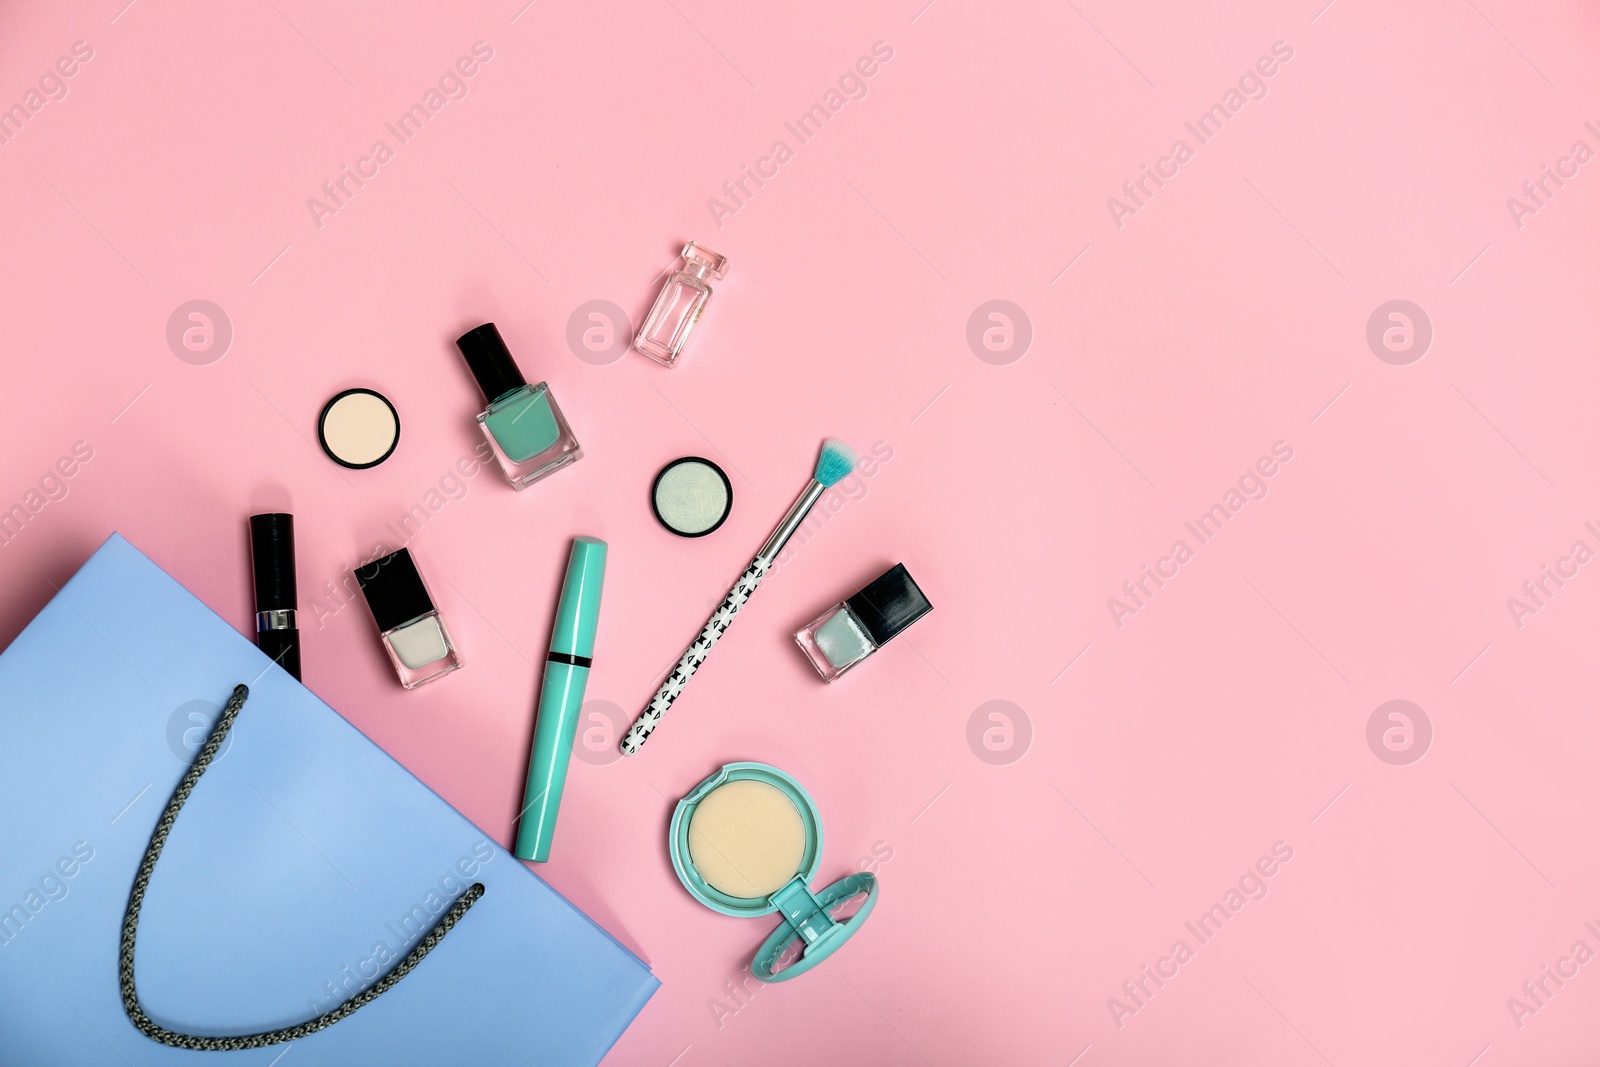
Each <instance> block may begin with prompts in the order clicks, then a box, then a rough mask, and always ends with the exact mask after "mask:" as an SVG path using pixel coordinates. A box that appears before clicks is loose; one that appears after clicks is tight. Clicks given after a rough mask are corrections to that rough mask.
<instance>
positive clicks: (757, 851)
mask: <svg viewBox="0 0 1600 1067" xmlns="http://www.w3.org/2000/svg"><path fill="white" fill-rule="evenodd" d="M667 849H668V851H669V852H670V853H671V855H672V867H673V869H674V870H676V871H677V872H678V880H679V881H681V882H682V883H683V887H684V888H685V889H687V890H688V891H689V893H690V894H691V895H692V896H693V897H694V898H695V899H696V900H698V901H700V903H702V904H704V905H705V906H706V907H708V908H710V909H711V910H713V911H719V912H721V913H722V914H724V915H735V916H746V917H750V918H755V917H758V916H762V915H771V914H773V913H774V912H776V913H777V914H778V915H779V917H780V918H781V920H782V921H781V922H779V924H778V927H777V929H775V930H773V931H772V933H771V934H770V935H768V937H767V939H766V940H765V941H763V942H762V943H761V947H760V948H759V949H758V950H757V951H756V955H755V959H754V960H752V961H751V963H750V973H751V974H753V975H755V976H756V977H757V978H759V979H760V980H761V981H763V982H786V981H788V980H789V979H791V978H796V977H798V976H800V975H802V974H804V973H805V972H806V971H809V970H810V969H811V968H813V967H815V966H816V965H817V964H819V963H821V962H822V961H823V960H825V959H827V958H828V957H829V956H831V955H832V954H833V953H834V952H836V951H838V949H839V946H841V945H843V944H844V943H845V942H846V941H847V940H849V939H850V937H851V935H853V934H854V933H855V932H856V931H857V930H859V929H860V928H861V924H862V923H863V922H865V921H866V918H867V916H868V915H869V914H871V912H872V909H873V907H874V906H875V905H876V904H877V902H878V880H877V878H876V877H875V876H873V875H872V874H870V873H868V872H865V871H863V872H861V873H858V874H852V875H849V876H848V877H845V878H841V879H840V880H839V881H837V882H834V883H832V884H831V885H828V886H826V887H824V888H823V889H821V890H820V891H818V892H812V890H811V889H810V888H809V886H810V884H811V882H812V880H813V879H814V878H816V876H817V870H818V868H820V867H821V866H822V818H821V816H820V815H819V814H818V813H817V805H816V803H815V802H814V801H813V800H812V799H811V795H810V794H809V793H807V792H806V791H805V790H804V789H803V788H801V786H800V783H799V782H797V781H795V780H794V779H793V778H791V777H790V776H789V775H787V774H785V773H784V772H783V771H781V770H779V769H778V768H776V767H772V766H769V765H768V764H765V763H730V764H727V765H726V766H724V767H723V768H722V769H721V770H719V771H717V772H716V773H715V774H712V775H711V776H710V777H708V778H706V779H705V780H704V781H703V782H701V783H700V784H699V785H697V786H695V787H694V789H692V790H691V791H690V792H689V795H688V796H686V797H684V798H683V799H682V800H680V801H678V806H677V808H676V809H674V810H673V813H672V824H671V826H670V827H669V828H668V830H667ZM863 894H864V895H865V899H864V900H862V902H861V904H860V906H859V907H858V908H857V909H856V911H855V913H854V914H852V915H849V916H847V917H845V918H842V919H841V918H836V917H835V915H834V912H835V911H839V912H841V913H842V912H843V910H844V909H843V908H842V907H841V905H844V904H845V903H846V902H848V901H850V900H852V899H853V898H855V897H859V896H862V895H863ZM796 948H798V949H799V951H798V953H795V952H794V951H793V950H794V949H796ZM790 960H792V962H787V961H790ZM785 962H787V966H782V967H781V969H780V964H783V963H785Z"/></svg>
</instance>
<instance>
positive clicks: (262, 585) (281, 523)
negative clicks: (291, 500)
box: [250, 512, 300, 681]
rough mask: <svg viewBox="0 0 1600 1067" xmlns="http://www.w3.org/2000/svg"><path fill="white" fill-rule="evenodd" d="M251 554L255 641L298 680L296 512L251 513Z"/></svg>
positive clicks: (298, 636) (298, 632)
mask: <svg viewBox="0 0 1600 1067" xmlns="http://www.w3.org/2000/svg"><path fill="white" fill-rule="evenodd" d="M250 557H251V560H252V561H253V564H254V570H255V577H256V645H257V647H259V648H260V649H261V651H263V652H265V653H266V654H267V655H268V656H271V657H272V659H273V661H274V662H276V663H277V664H278V666H280V667H282V668H283V669H284V670H286V671H288V672H289V673H290V674H292V675H294V678H295V680H296V681H299V680H300V630H299V628H298V626H297V620H296V618H295V614H296V611H297V610H298V608H299V606H300V598H299V596H298V594H297V593H296V592H295V578H294V516H293V515H285V514H283V513H282V512H273V513H270V514H266V515H252V516H250Z"/></svg>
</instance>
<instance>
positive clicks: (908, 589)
mask: <svg viewBox="0 0 1600 1067" xmlns="http://www.w3.org/2000/svg"><path fill="white" fill-rule="evenodd" d="M845 603H846V604H848V605H850V610H851V611H853V612H855V614H856V618H858V619H860V620H861V625H862V626H864V627H866V629H867V634H868V636H870V637H871V638H872V640H873V643H874V644H877V645H879V646H881V645H883V644H884V643H885V642H887V641H888V640H889V639H890V638H891V637H893V636H895V635H896V634H898V633H899V632H900V631H901V630H904V629H905V628H906V627H907V626H910V625H911V624H912V623H914V622H916V621H917V620H918V619H920V618H922V617H923V616H924V615H926V614H927V613H928V612H930V611H932V610H933V605H932V604H930V603H928V598H927V597H925V596H923V595H922V590H921V589H918V588H917V583H916V582H914V581H912V580H911V572H910V571H907V570H906V565H905V564H904V563H896V564H895V565H894V566H893V567H890V568H889V569H888V570H886V571H884V572H883V573H882V574H880V575H879V576H878V577H876V578H874V579H873V580H872V581H871V582H869V583H867V585H866V587H865V588H863V589H862V590H861V592H859V593H857V594H856V595H855V596H853V597H851V598H850V599H849V600H846V601H845Z"/></svg>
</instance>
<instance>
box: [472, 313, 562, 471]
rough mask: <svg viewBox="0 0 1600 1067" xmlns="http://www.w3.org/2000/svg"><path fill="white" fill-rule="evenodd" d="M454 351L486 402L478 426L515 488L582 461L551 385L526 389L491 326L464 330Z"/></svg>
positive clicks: (530, 386)
mask: <svg viewBox="0 0 1600 1067" xmlns="http://www.w3.org/2000/svg"><path fill="white" fill-rule="evenodd" d="M456 347H457V348H459V349H461V355H462V357H463V358H465V359H466V361H467V367H468V368H469V369H470V370H471V371H472V376H473V377H474V378H476V379H477V380H478V387H479V388H481V389H482V390H483V395H484V398H485V399H487V400H488V401H489V406H488V407H487V408H486V409H484V411H483V413H482V414H481V415H479V416H478V425H479V426H480V427H481V428H482V429H483V436H484V437H485V438H486V439H487V440H488V442H489V447H490V448H491V449H493V450H494V455H495V459H497V460H498V461H499V463H500V469H501V470H502V471H504V472H505V476H506V480H507V481H508V482H510V483H511V487H512V488H513V489H526V488H527V487H528V486H530V485H532V484H533V483H534V482H537V481H538V480H539V479H541V478H545V477H548V476H549V475H551V474H554V473H555V472H556V471H558V470H560V469H561V468H562V467H566V466H569V465H571V464H573V463H576V462H577V461H578V460H580V459H582V458H583V449H582V448H581V447H580V446H579V445H578V439H577V438H576V437H574V436H573V435H572V427H570V426H568V425H567V420H566V419H565V418H564V417H563V416H562V414H561V408H560V407H558V406H557V405H556V398H555V397H554V396H553V395H552V394H551V392H550V388H549V386H547V385H545V383H544V382H540V383H538V384H537V385H529V384H528V382H527V379H525V378H524V377H523V376H522V371H521V370H519V369H518V368H517V364H516V361H515V360H513V359H512V358H511V351H510V350H509V349H508V348H506V343H505V341H504V340H503V339H502V338H501V336H500V331H499V330H498V329H496V328H495V324H494V323H492V322H486V323H484V324H483V325H482V326H478V327H475V328H473V329H471V330H468V331H467V332H466V333H464V334H462V335H461V336H460V337H459V338H457V339H456Z"/></svg>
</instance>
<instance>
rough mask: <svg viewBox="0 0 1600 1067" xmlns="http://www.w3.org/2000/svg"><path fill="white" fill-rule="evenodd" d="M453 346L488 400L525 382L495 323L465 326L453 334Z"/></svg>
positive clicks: (501, 395)
mask: <svg viewBox="0 0 1600 1067" xmlns="http://www.w3.org/2000/svg"><path fill="white" fill-rule="evenodd" d="M456 347H457V348H459V349H461V355H462V356H463V357H465V359H466V361H467V367H468V369H470V370H471V371H472V376H473V377H474V378H476V379H478V388H479V389H482V390H483V395H484V397H485V399H487V400H488V401H489V402H490V403H491V404H492V403H494V402H495V401H496V400H499V399H500V398H501V397H503V396H505V395H506V394H507V393H509V392H511V390H513V389H520V388H522V387H523V386H524V385H527V384H528V379H526V378H524V377H523V376H522V371H520V370H518V369H517V361H516V360H514V359H512V358H511V350H510V349H509V348H507V347H506V343H505V340H504V339H503V338H502V337H501V336H500V331H499V330H498V329H496V328H495V324H494V323H492V322H486V323H484V324H483V325H482V326H475V327H473V328H472V329H470V330H468V331H467V332H466V333H464V334H462V335H461V336H460V337H457V338H456Z"/></svg>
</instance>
